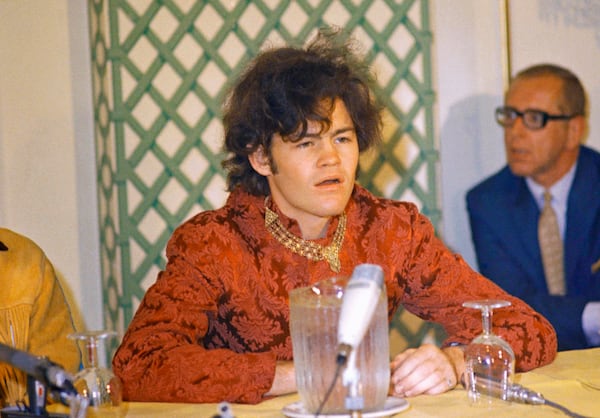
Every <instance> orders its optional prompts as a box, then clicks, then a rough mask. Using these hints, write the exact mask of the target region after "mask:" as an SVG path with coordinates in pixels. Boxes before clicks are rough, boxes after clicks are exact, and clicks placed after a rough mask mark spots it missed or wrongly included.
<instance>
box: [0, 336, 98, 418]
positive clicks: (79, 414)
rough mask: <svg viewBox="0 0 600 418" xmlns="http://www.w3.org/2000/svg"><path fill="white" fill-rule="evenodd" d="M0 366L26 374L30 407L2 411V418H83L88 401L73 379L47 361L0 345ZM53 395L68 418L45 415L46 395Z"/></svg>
mask: <svg viewBox="0 0 600 418" xmlns="http://www.w3.org/2000/svg"><path fill="white" fill-rule="evenodd" d="M0 362H2V363H7V364H9V365H11V366H12V367H15V368H17V369H19V370H21V371H23V372H25V373H26V374H27V395H28V397H29V407H27V408H26V410H25V411H13V410H10V409H7V408H5V409H3V410H2V411H1V412H0V414H1V418H30V417H47V418H68V417H71V418H84V417H85V415H86V411H87V406H88V400H87V399H86V398H84V397H82V396H81V395H79V393H78V392H77V390H76V389H75V386H73V379H72V377H71V375H70V374H69V373H67V372H66V371H65V370H64V369H63V368H62V367H61V366H59V365H58V364H56V363H54V362H52V361H50V360H49V359H48V358H47V357H37V356H34V355H31V354H29V353H27V352H25V351H21V350H17V349H16V348H12V347H10V346H8V345H6V344H2V343H0ZM48 389H50V393H51V394H52V395H54V396H53V397H54V398H57V399H59V400H60V401H61V403H63V404H65V405H67V406H69V407H70V409H71V412H70V415H64V414H49V413H48V412H47V411H46V394H47V392H48Z"/></svg>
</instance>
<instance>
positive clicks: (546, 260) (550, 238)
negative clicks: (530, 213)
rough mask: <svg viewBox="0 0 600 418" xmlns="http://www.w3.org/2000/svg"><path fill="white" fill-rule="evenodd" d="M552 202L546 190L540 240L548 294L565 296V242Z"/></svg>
mask: <svg viewBox="0 0 600 418" xmlns="http://www.w3.org/2000/svg"><path fill="white" fill-rule="evenodd" d="M551 201H552V195H551V194H550V192H549V191H547V190H546V191H545V192H544V208H543V209H542V213H541V214H540V219H539V223H538V240H539V243H540V251H541V252H542V263H543V264H544V273H545V275H546V283H547V285H548V292H549V293H550V294H551V295H564V294H565V277H564V276H565V274H564V266H563V242H562V238H561V237H560V233H559V231H558V222H557V220H556V213H555V212H554V209H552V205H550V202H551Z"/></svg>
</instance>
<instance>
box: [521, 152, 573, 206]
mask: <svg viewBox="0 0 600 418" xmlns="http://www.w3.org/2000/svg"><path fill="white" fill-rule="evenodd" d="M576 169H577V162H575V164H573V167H571V169H570V170H569V171H567V174H565V175H564V176H562V178H561V179H560V180H558V181H557V182H556V183H554V184H553V185H552V187H550V188H549V189H548V191H549V192H550V194H551V195H552V206H558V207H563V208H566V207H567V199H568V198H569V190H570V189H571V184H573V179H574V178H575V170H576ZM525 181H526V182H527V187H529V190H530V191H531V194H533V197H534V198H535V202H536V203H537V205H538V207H539V208H540V209H541V208H543V207H544V191H545V190H546V189H545V188H544V187H543V186H541V185H539V184H537V183H536V182H535V181H534V180H533V179H532V178H531V177H526V178H525Z"/></svg>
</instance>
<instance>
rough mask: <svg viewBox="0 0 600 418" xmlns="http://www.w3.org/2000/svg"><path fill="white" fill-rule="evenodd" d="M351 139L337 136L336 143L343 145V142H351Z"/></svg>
mask: <svg viewBox="0 0 600 418" xmlns="http://www.w3.org/2000/svg"><path fill="white" fill-rule="evenodd" d="M351 141H352V138H350V137H349V136H338V137H337V138H336V142H338V143H344V142H351Z"/></svg>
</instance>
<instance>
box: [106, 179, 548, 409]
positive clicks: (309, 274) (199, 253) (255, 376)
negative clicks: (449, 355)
mask: <svg viewBox="0 0 600 418" xmlns="http://www.w3.org/2000/svg"><path fill="white" fill-rule="evenodd" d="M272 209H273V210H275V211H277V212H278V213H279V216H280V219H281V220H282V222H283V223H284V225H285V226H286V227H287V228H288V229H289V230H290V231H291V232H293V233H295V234H297V235H300V229H299V226H298V224H297V223H296V222H295V221H294V220H292V219H289V218H286V217H285V216H284V215H283V214H281V213H280V212H279V211H278V209H277V208H276V207H272ZM264 212H265V209H264V198H262V197H256V196H252V195H249V194H247V193H245V192H243V191H241V190H236V191H234V192H233V193H232V194H231V195H230V196H229V199H228V201H227V204H226V205H225V206H224V207H223V208H221V209H218V210H215V211H206V212H202V213H199V214H198V215H196V216H195V217H193V218H192V219H190V220H189V221H187V222H185V223H184V224H183V225H181V226H180V227H179V228H178V229H177V230H176V231H175V233H174V234H173V236H172V237H171V239H170V241H169V244H168V246H167V258H168V263H167V266H166V269H165V270H164V271H163V272H161V273H160V274H159V276H158V279H157V281H156V283H155V284H154V285H153V286H152V287H151V288H150V289H149V290H148V292H147V293H146V295H145V297H144V299H143V300H142V302H141V304H140V306H139V308H138V310H137V312H136V314H135V316H134V318H133V320H132V322H131V324H130V326H129V329H128V330H127V333H126V334H125V336H124V338H123V342H122V344H121V346H120V347H119V349H118V351H117V353H116V355H115V358H114V359H113V368H114V371H115V373H116V374H117V375H118V376H119V377H120V378H121V379H122V380H123V383H124V387H125V398H126V399H128V400H137V401H164V402H220V401H229V402H243V403H257V402H260V401H261V400H262V399H263V394H264V393H266V392H267V391H268V390H269V389H270V388H271V384H272V382H273V378H274V375H275V363H276V360H291V359H292V342H291V338H290V331H289V326H288V324H289V305H288V304H289V299H288V294H289V291H290V290H291V289H294V288H297V287H302V286H307V285H309V284H311V283H314V282H317V281H320V280H322V279H325V278H328V277H331V276H333V275H334V274H335V273H333V272H332V271H331V270H330V269H329V265H328V263H327V262H326V261H310V260H308V259H306V258H305V257H302V256H300V255H296V254H294V253H292V252H291V251H289V250H287V249H286V248H285V247H283V246H282V245H281V244H280V243H279V242H277V241H276V240H275V239H274V238H273V237H272V236H271V235H270V233H269V232H268V231H267V230H266V229H265V226H264ZM346 214H347V217H348V223H347V229H346V234H345V237H344V241H343V246H342V249H341V251H340V261H341V265H342V269H341V272H340V274H342V275H347V276H350V275H351V273H352V270H353V269H354V267H355V266H356V265H358V264H361V263H373V264H379V265H380V266H382V267H383V269H384V272H385V280H386V286H387V295H388V298H389V304H388V305H389V315H390V318H391V316H392V315H393V313H394V311H395V310H396V309H397V308H398V306H400V305H401V304H402V305H403V306H404V307H405V308H406V309H408V310H409V311H411V312H412V313H414V314H416V315H418V316H420V317H421V318H423V319H426V320H430V321H435V322H439V323H441V324H442V325H443V326H444V328H445V330H446V332H447V333H448V336H449V337H448V340H447V341H446V343H449V342H457V343H463V344H466V343H468V342H469V341H470V340H471V339H473V338H474V337H475V336H476V335H477V334H479V333H480V332H481V319H480V313H479V311H477V310H473V309H466V308H463V307H462V306H461V305H462V303H463V302H464V301H467V300H475V299H485V298H494V299H508V300H510V301H511V302H512V306H511V307H509V308H503V309H498V310H496V311H495V312H494V332H495V333H497V334H499V335H501V336H502V337H503V338H505V339H506V340H507V341H508V342H509V343H510V344H511V346H512V347H513V349H514V351H515V355H516V358H517V364H516V368H517V371H525V370H529V369H532V368H535V367H538V366H541V365H543V364H547V363H549V362H551V361H552V360H553V359H554V357H555V355H556V334H555V332H554V330H553V328H552V326H551V325H550V324H549V323H548V321H547V320H546V319H545V318H544V317H542V316H541V315H539V314H538V313H536V312H535V311H533V310H532V309H531V308H530V307H529V306H527V305H526V304H525V303H523V302H522V301H521V300H519V299H516V298H514V297H511V296H509V295H507V294H506V293H504V292H503V291H502V290H501V289H500V288H499V287H497V286H496V285H495V284H493V283H492V282H491V281H488V280H487V279H485V278H483V277H482V276H480V275H479V274H477V273H476V272H474V271H473V270H472V269H471V268H470V267H469V266H468V265H467V264H466V263H465V262H464V261H463V260H462V258H461V257H460V256H458V255H455V254H453V253H451V252H450V251H449V250H448V249H447V248H446V247H445V246H444V245H443V244H442V242H441V241H440V240H439V239H438V238H437V237H436V236H435V235H434V230H433V227H432V225H431V223H430V222H429V220H428V219H427V218H425V217H424V216H423V215H421V214H420V213H419V211H418V209H417V208H416V206H414V205H413V204H410V203H406V202H398V201H392V200H387V199H379V198H376V197H374V196H373V195H372V194H370V193H369V192H367V191H366V190H365V189H363V188H361V187H359V186H356V187H355V190H354V193H353V195H352V199H351V201H350V202H349V203H348V206H347V207H346ZM337 223H338V222H337V219H336V220H334V221H333V222H332V223H331V225H330V226H329V230H328V233H327V236H326V237H325V238H323V239H321V240H318V241H317V242H319V243H321V244H323V245H327V244H329V243H330V242H331V239H332V237H333V234H334V232H335V229H336V227H337Z"/></svg>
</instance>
